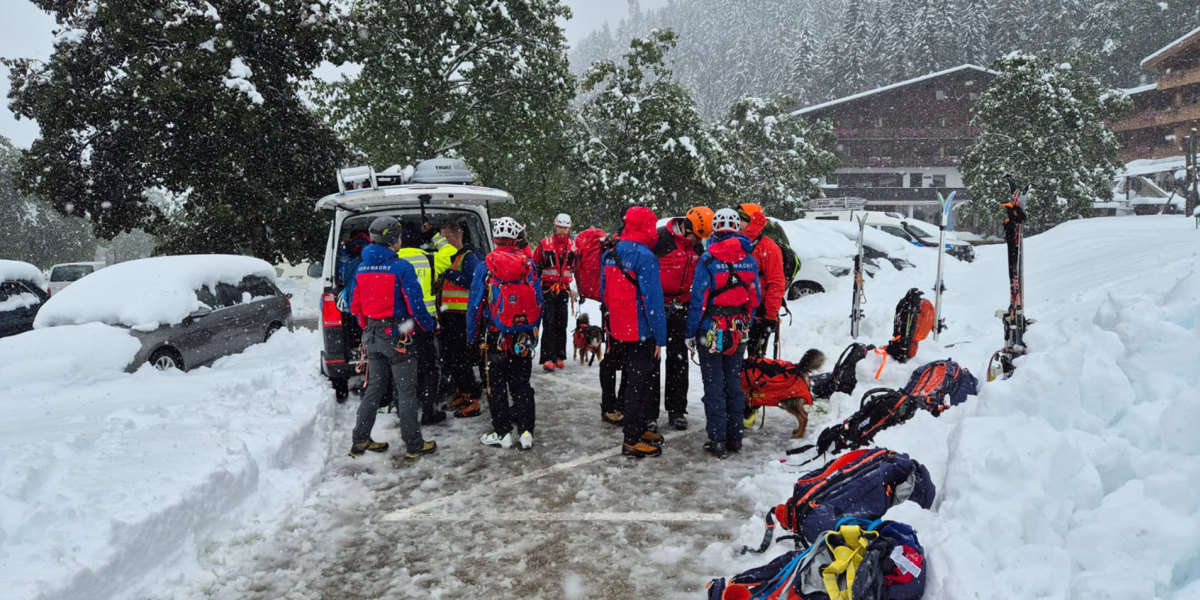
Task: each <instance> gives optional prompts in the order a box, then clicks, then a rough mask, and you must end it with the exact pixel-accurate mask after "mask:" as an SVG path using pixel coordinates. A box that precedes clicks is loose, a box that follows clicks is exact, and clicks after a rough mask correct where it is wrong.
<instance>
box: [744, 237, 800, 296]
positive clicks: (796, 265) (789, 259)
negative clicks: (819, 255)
mask: <svg viewBox="0 0 1200 600" xmlns="http://www.w3.org/2000/svg"><path fill="white" fill-rule="evenodd" d="M784 235H785V234H784V233H783V229H782V228H781V227H779V225H778V224H776V223H773V222H771V223H768V224H767V226H765V227H763V231H762V234H761V235H759V236H758V239H757V240H755V241H754V246H755V248H757V247H758V242H759V241H761V240H762V239H763V238H764V237H768V238H771V241H772V242H775V245H776V246H779V253H780V254H781V255H783V277H784V280H785V281H786V282H787V283H789V284H790V283H791V282H792V280H793V279H795V278H796V274H797V273H799V272H800V257H799V256H797V255H796V251H795V250H792V247H791V246H790V245H788V243H787V240H786V239H785V237H784Z"/></svg>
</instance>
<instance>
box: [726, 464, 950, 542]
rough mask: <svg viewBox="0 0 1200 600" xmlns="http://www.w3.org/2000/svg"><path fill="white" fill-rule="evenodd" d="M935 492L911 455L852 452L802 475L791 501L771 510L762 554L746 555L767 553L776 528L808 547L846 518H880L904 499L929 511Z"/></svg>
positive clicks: (925, 474) (924, 472) (926, 471)
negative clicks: (786, 532) (789, 533)
mask: <svg viewBox="0 0 1200 600" xmlns="http://www.w3.org/2000/svg"><path fill="white" fill-rule="evenodd" d="M936 491H937V488H936V486H934V484H933V480H932V479H930V477H929V471H928V470H927V469H926V468H925V466H924V465H922V464H921V463H919V462H917V461H915V460H913V459H911V458H909V457H908V455H907V454H902V453H900V452H894V451H892V450H888V449H886V448H869V449H863V450H856V451H854V452H848V453H846V454H844V455H842V456H840V457H838V458H836V459H833V460H831V461H829V462H828V463H826V464H825V466H823V467H821V468H819V469H816V470H814V471H810V472H808V473H805V474H804V475H802V476H801V477H800V479H799V480H797V481H796V485H795V486H794V487H793V488H792V497H791V498H789V499H788V500H787V501H786V502H784V503H783V504H780V505H778V506H776V507H775V508H772V509H771V510H768V511H767V514H766V517H765V521H766V523H765V528H766V533H764V534H763V541H762V544H761V545H760V546H759V547H758V548H757V549H754V548H750V547H749V546H746V547H744V548H742V552H743V553H745V552H755V553H758V552H764V551H766V549H767V548H768V547H770V545H771V541H772V537H774V534H775V525H776V523H778V525H779V526H780V527H782V528H784V529H787V530H788V531H791V532H793V534H795V535H790V536H783V537H780V538H779V539H780V540H784V539H792V540H794V541H795V542H796V545H797V546H798V547H804V546H807V545H808V544H809V543H810V542H815V541H816V540H817V539H819V537H820V535H821V532H823V531H827V530H829V529H832V528H833V527H834V526H835V525H836V524H837V522H838V520H839V519H841V518H843V517H856V518H860V519H868V520H874V519H878V518H880V517H882V516H883V514H884V513H885V512H887V510H888V509H889V508H891V507H892V506H894V505H896V504H900V503H901V502H904V501H905V500H911V501H913V502H916V503H917V504H919V505H920V506H921V507H922V508H929V507H930V506H932V505H933V497H934V494H935V493H936Z"/></svg>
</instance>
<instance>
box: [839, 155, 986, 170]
mask: <svg viewBox="0 0 1200 600" xmlns="http://www.w3.org/2000/svg"><path fill="white" fill-rule="evenodd" d="M839 158H840V159H841V163H842V164H841V166H842V167H843V168H844V167H851V168H856V169H862V168H909V167H957V166H958V165H959V163H961V162H962V159H961V158H960V157H958V156H854V157H844V156H842V157H839Z"/></svg>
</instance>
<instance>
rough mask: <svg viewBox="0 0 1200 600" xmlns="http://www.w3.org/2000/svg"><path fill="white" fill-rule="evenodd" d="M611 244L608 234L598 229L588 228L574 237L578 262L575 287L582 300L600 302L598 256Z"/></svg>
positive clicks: (600, 268) (600, 269)
mask: <svg viewBox="0 0 1200 600" xmlns="http://www.w3.org/2000/svg"><path fill="white" fill-rule="evenodd" d="M611 246H612V244H611V243H610V241H609V239H608V234H606V233H604V230H603V229H600V228H599V227H589V228H587V229H584V230H583V231H581V232H579V235H577V236H575V251H576V252H577V253H578V255H579V261H578V263H577V264H576V265H575V287H576V288H578V290H579V295H580V296H581V297H583V298H591V299H592V300H600V292H601V290H600V273H601V271H603V267H601V266H600V255H601V254H603V253H604V251H605V250H607V249H608V247H611Z"/></svg>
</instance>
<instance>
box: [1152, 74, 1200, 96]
mask: <svg viewBox="0 0 1200 600" xmlns="http://www.w3.org/2000/svg"><path fill="white" fill-rule="evenodd" d="M1197 83H1200V68H1195V69H1185V70H1183V71H1175V72H1174V73H1167V74H1165V75H1163V76H1162V77H1159V78H1158V89H1159V90H1160V91H1161V90H1169V89H1173V88H1178V87H1183V86H1185V85H1193V84H1197Z"/></svg>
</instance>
